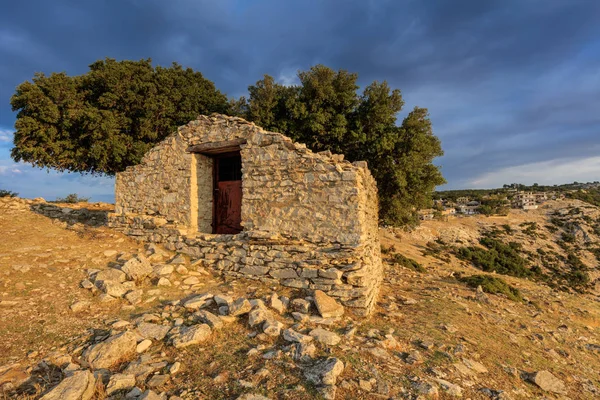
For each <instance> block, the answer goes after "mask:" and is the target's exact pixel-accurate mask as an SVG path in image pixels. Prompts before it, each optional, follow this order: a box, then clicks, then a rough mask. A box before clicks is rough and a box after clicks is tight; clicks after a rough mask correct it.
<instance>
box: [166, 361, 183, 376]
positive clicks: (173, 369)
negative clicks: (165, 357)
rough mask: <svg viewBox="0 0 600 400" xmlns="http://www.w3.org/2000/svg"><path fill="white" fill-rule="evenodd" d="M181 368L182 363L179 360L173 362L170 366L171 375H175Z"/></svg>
mask: <svg viewBox="0 0 600 400" xmlns="http://www.w3.org/2000/svg"><path fill="white" fill-rule="evenodd" d="M180 370H181V363H180V362H179V361H175V362H174V363H173V364H171V366H170V367H169V373H170V374H171V375H175V374H176V373H178V372H179V371H180Z"/></svg>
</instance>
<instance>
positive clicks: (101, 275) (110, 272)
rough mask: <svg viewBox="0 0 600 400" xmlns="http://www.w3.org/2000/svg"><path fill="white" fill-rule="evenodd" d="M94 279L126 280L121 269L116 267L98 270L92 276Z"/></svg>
mask: <svg viewBox="0 0 600 400" xmlns="http://www.w3.org/2000/svg"><path fill="white" fill-rule="evenodd" d="M94 280H96V281H115V282H119V283H121V282H125V281H126V280H127V276H126V275H125V273H124V272H123V271H119V270H118V269H114V268H108V269H103V270H102V271H100V272H98V273H97V274H96V276H95V277H94Z"/></svg>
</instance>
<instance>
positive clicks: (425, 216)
mask: <svg viewBox="0 0 600 400" xmlns="http://www.w3.org/2000/svg"><path fill="white" fill-rule="evenodd" d="M434 217H435V210H433V209H430V208H429V209H425V210H419V219H420V220H421V221H431V220H432V219H433V218H434Z"/></svg>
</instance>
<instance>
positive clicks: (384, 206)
mask: <svg viewBox="0 0 600 400" xmlns="http://www.w3.org/2000/svg"><path fill="white" fill-rule="evenodd" d="M298 77H299V79H300V84H299V85H297V86H283V85H280V84H278V83H276V82H275V81H274V79H273V78H272V77H270V76H268V75H265V76H264V78H263V79H262V80H260V81H258V82H256V84H255V85H252V86H250V87H249V88H248V92H249V98H248V100H247V101H246V100H245V99H242V100H240V101H239V102H237V103H236V104H235V109H236V110H238V112H239V113H241V116H243V117H245V118H246V119H248V120H250V121H253V122H255V123H256V124H257V125H259V126H262V127H263V128H265V129H269V130H274V131H278V132H282V133H285V134H286V135H288V136H290V137H291V138H292V139H294V140H297V141H299V142H303V143H306V145H307V146H308V147H309V148H311V149H312V150H315V151H325V150H329V151H332V152H334V153H342V154H344V155H345V156H346V158H347V159H348V160H350V161H359V160H364V161H367V163H368V165H369V169H370V170H371V172H372V173H373V176H374V178H375V179H376V181H377V185H378V189H379V198H380V218H381V220H382V222H383V223H385V224H390V225H416V224H417V223H418V214H417V211H418V210H419V209H422V208H427V207H429V206H430V205H431V193H432V191H433V189H434V188H435V187H436V186H438V185H441V184H443V183H445V180H444V178H443V177H442V174H441V172H440V169H439V168H438V167H436V166H435V165H433V164H432V161H433V159H434V158H436V157H439V156H441V155H443V152H442V149H441V144H440V141H439V139H438V138H437V137H436V136H435V135H434V134H433V131H432V127H431V121H430V119H429V115H428V112H427V110H426V109H424V108H418V107H417V108H415V109H414V110H412V111H411V112H410V113H409V114H408V115H407V116H406V118H404V120H403V121H402V124H401V125H400V126H397V125H396V114H397V113H398V112H399V111H400V110H402V107H403V105H404V101H403V100H402V96H401V94H400V91H399V90H397V89H393V90H392V89H391V88H390V87H389V86H388V84H387V83H386V82H385V81H384V82H377V81H375V82H372V83H371V84H370V85H368V86H367V87H366V88H365V89H364V90H363V92H362V93H360V94H359V93H358V92H357V91H358V89H359V87H358V85H357V83H356V82H357V78H358V76H357V74H353V73H349V72H347V71H344V70H339V71H334V70H332V69H331V68H328V67H325V66H323V65H317V66H314V67H312V68H310V70H308V71H302V72H299V73H298Z"/></svg>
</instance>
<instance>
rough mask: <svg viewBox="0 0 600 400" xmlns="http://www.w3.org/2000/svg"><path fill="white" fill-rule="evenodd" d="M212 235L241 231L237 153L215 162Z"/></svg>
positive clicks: (240, 199) (238, 159)
mask: <svg viewBox="0 0 600 400" xmlns="http://www.w3.org/2000/svg"><path fill="white" fill-rule="evenodd" d="M214 183H215V196H214V218H213V230H214V233H229V234H231V233H239V232H241V231H242V158H241V157H240V155H239V153H237V154H227V155H223V156H220V157H218V158H217V159H216V160H215V179H214Z"/></svg>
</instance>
